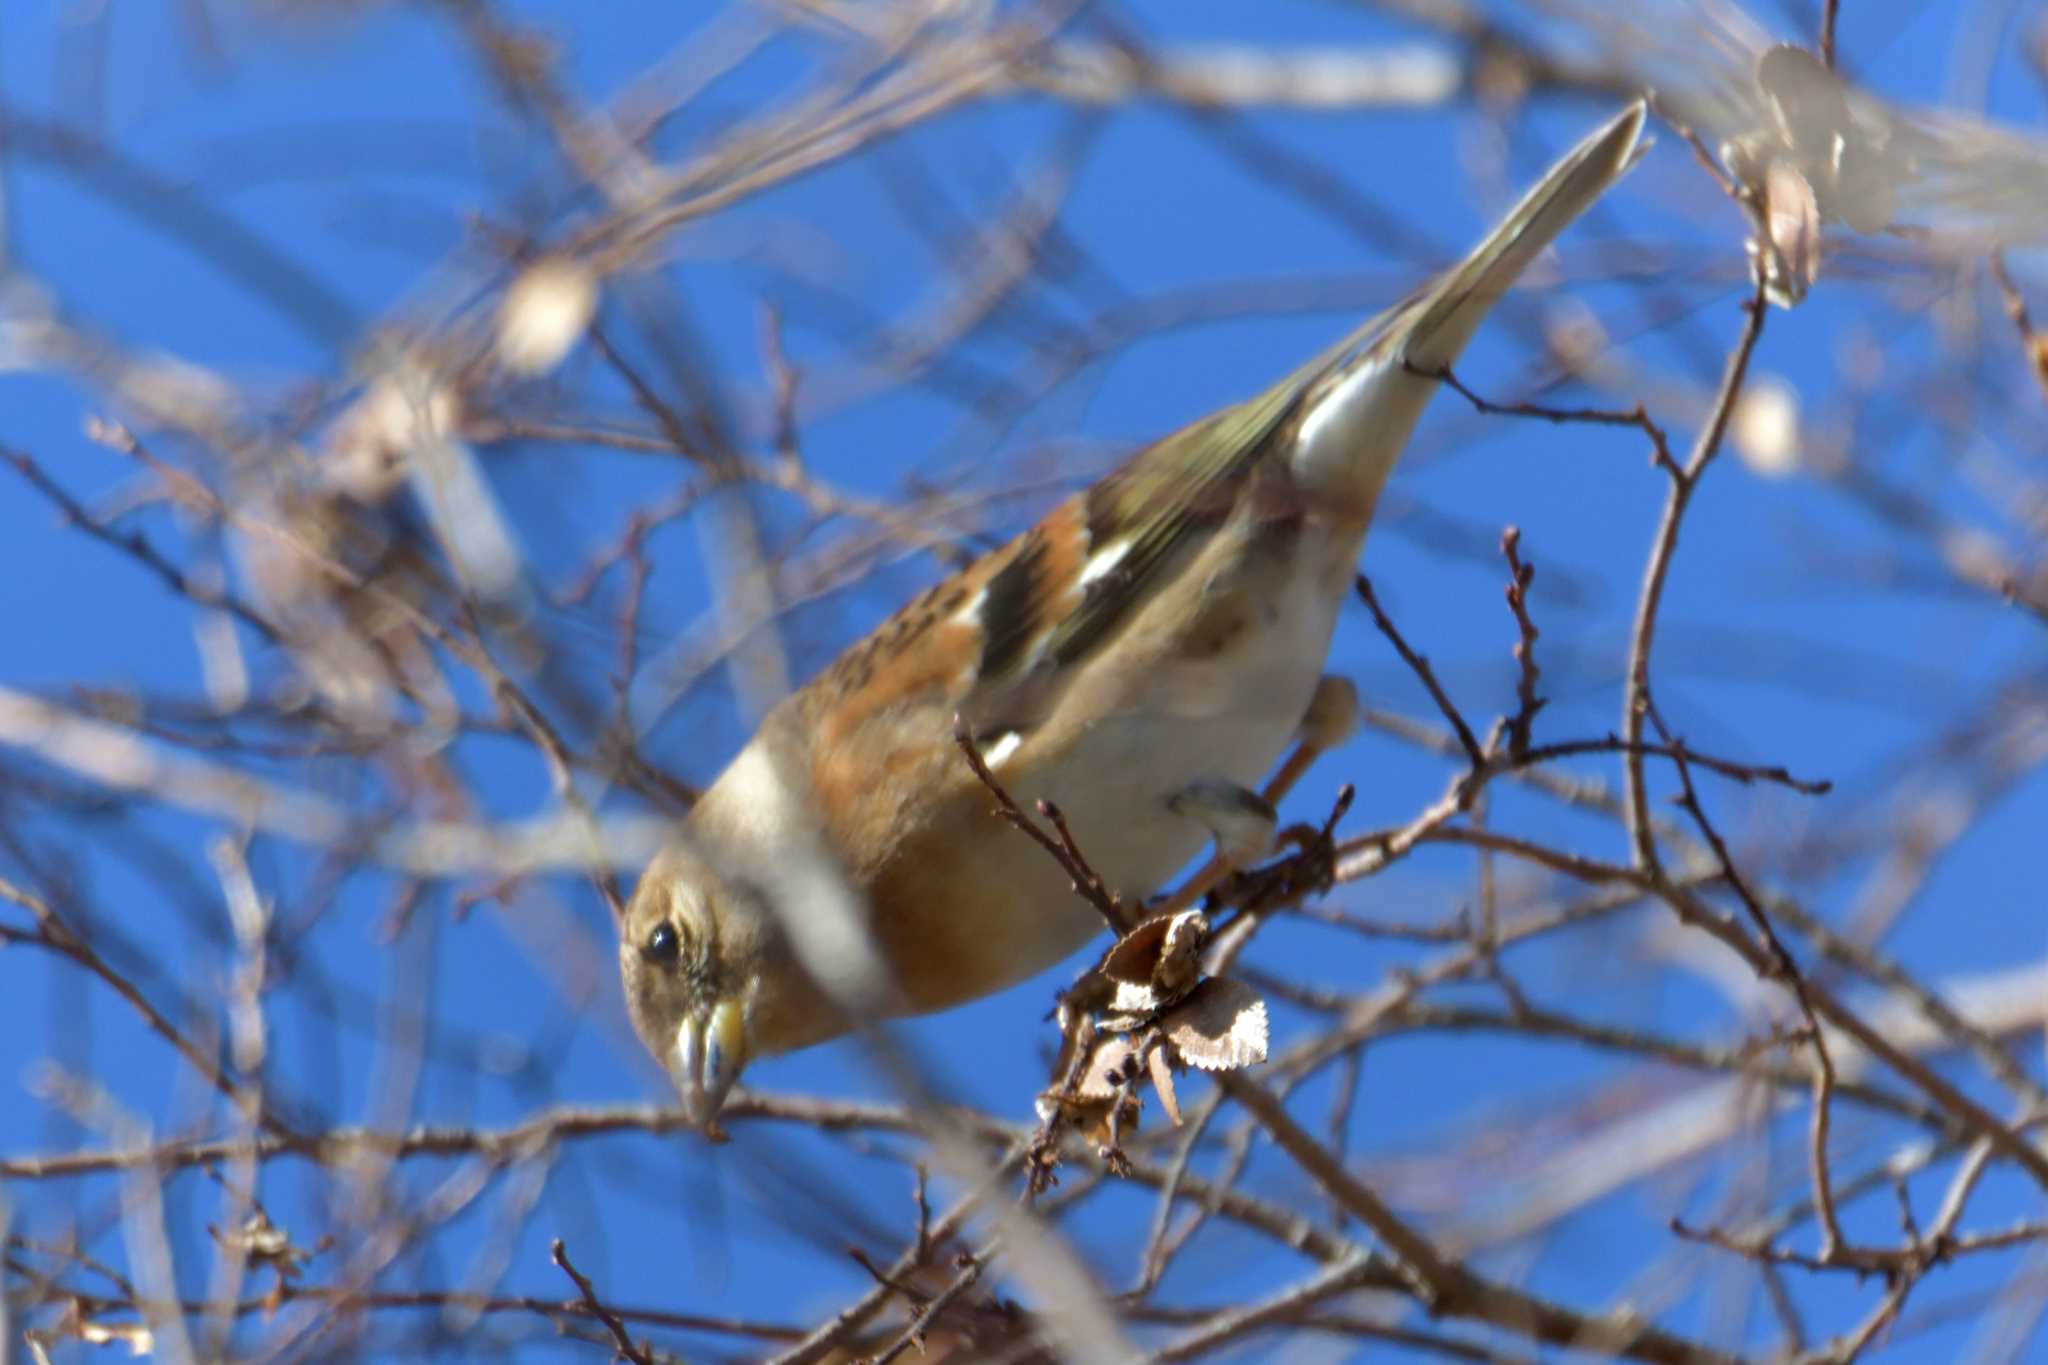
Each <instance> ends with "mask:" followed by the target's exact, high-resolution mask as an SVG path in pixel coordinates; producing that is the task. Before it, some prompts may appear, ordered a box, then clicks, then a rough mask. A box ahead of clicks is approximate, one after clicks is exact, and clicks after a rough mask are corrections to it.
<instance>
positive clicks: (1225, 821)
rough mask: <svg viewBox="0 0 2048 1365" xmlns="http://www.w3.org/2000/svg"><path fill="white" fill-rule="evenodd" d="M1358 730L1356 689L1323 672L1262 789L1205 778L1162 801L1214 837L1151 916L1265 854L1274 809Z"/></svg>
mask: <svg viewBox="0 0 2048 1365" xmlns="http://www.w3.org/2000/svg"><path fill="white" fill-rule="evenodd" d="M1357 728H1358V689H1357V688H1356V687H1354V686H1352V684H1351V680H1350V679H1349V678H1342V677H1339V676H1337V675H1336V674H1334V673H1325V674H1324V675H1323V676H1322V678H1321V680H1320V681H1318V682H1317V683H1316V690H1315V695H1314V696H1312V697H1310V698H1309V703H1308V710H1307V711H1306V712H1304V713H1303V714H1302V718H1301V731H1300V733H1301V739H1300V742H1298V743H1297V744H1296V745H1295V746H1294V751H1293V752H1292V753H1290V754H1288V755H1287V757H1286V758H1285V759H1284V760H1283V761H1282V762H1281V764H1280V767H1279V769H1278V771H1276V772H1275V773H1274V774H1273V776H1272V777H1270V778H1268V779H1267V781H1266V785H1265V788H1264V790H1262V791H1258V792H1253V791H1251V790H1249V789H1248V788H1245V787H1240V786H1238V785H1236V784H1235V783H1231V782H1222V781H1214V780H1210V781H1201V782H1192V783H1189V784H1188V785H1187V786H1186V787H1183V788H1182V789H1181V790H1180V791H1178V792H1176V793H1174V795H1173V796H1172V797H1170V798H1168V800H1167V803H1166V804H1167V805H1168V807H1170V808H1171V809H1172V810H1173V811H1174V812H1175V813H1176V814H1179V815H1185V816H1188V817H1189V818H1190V819H1194V820H1199V821H1201V822H1202V824H1204V825H1205V826H1207V827H1208V829H1209V832H1210V833H1211V834H1213V835H1214V836H1215V837H1216V853H1215V856H1214V857H1212V858H1210V859H1209V861H1208V862H1207V863H1205V864H1203V865H1202V867H1201V869H1200V870H1199V871H1197V872H1196V873H1195V875H1194V876H1192V877H1190V878H1188V880H1187V881H1186V882H1185V883H1183V884H1182V886H1181V888H1180V889H1179V890H1178V891H1175V892H1174V893H1173V894H1172V895H1171V896H1169V897H1167V899H1166V901H1165V903H1164V904H1161V905H1156V906H1153V907H1152V909H1151V914H1152V915H1170V914H1175V913H1177V912H1179V911H1181V910H1185V909H1187V908H1188V907H1189V906H1191V905H1194V904H1195V903H1196V902H1198V901H1200V900H1201V898H1202V897H1204V896H1206V895H1208V894H1209V892H1210V891H1211V890H1212V889H1214V887H1215V886H1216V884H1217V883H1218V882H1220V881H1222V880H1223V879H1224V878H1225V877H1227V876H1229V875H1230V874H1231V873H1232V872H1233V871H1235V870H1236V869H1237V868H1239V867H1242V866H1244V865H1245V864H1246V863H1252V862H1257V861H1258V860H1259V859H1260V858H1263V857H1264V856H1265V855H1266V854H1267V853H1270V852H1271V851H1272V848H1273V833H1274V830H1275V829H1276V828H1277V826H1278V823H1279V819H1278V816H1277V815H1276V814H1275V813H1274V807H1275V806H1277V805H1279V803H1280V801H1281V798H1283V797H1285V796H1286V795H1287V793H1288V792H1290V791H1292V790H1293V789H1294V784H1295V783H1297V782H1299V781H1301V778H1302V775H1303V774H1304V773H1306V772H1307V771H1308V770H1309V768H1310V766H1311V765H1313V764H1314V763H1315V761H1316V760H1317V759H1318V758H1321V757H1322V756H1323V755H1324V754H1326V753H1328V752H1329V751H1330V750H1332V749H1334V748H1336V747H1337V746H1338V745H1340V744H1342V743H1343V742H1344V741H1345V740H1347V739H1349V738H1351V735H1352V732H1353V731H1355V730H1356V729H1357ZM1261 819H1263V822H1264V823H1263V825H1261V824H1260V823H1259V821H1260V820H1261Z"/></svg>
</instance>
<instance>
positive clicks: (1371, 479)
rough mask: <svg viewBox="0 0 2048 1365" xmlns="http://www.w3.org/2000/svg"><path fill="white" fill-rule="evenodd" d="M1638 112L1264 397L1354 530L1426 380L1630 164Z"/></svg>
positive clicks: (1321, 494) (1304, 478) (1589, 141)
mask: <svg viewBox="0 0 2048 1365" xmlns="http://www.w3.org/2000/svg"><path fill="white" fill-rule="evenodd" d="M1644 113H1645V110H1644V106H1643V105H1642V104H1641V103H1640V102H1638V103H1636V104H1633V105H1631V106H1629V108H1628V109H1626V110H1625V111H1623V112H1622V113H1621V114H1620V115H1619V116H1618V117H1616V118H1614V119H1612V120H1610V121H1609V122H1608V123H1607V124H1606V125H1605V126H1603V127H1601V128H1599V129H1596V130H1595V131H1594V132H1593V133H1592V134H1591V135H1590V136H1589V137H1587V138H1586V139H1585V140H1584V141H1583V142H1581V143H1579V145H1578V146H1576V147H1574V148H1572V150H1571V151H1570V152H1568V153H1566V154H1565V156H1564V159H1563V160H1561V161H1559V162H1558V163H1557V164H1556V165H1555V166H1553V167H1551V169H1550V171H1549V173H1548V174H1546V175H1545V176H1544V177H1543V178H1542V179H1541V180H1539V181H1537V182H1536V185H1535V187H1534V188H1533V189H1531V190H1530V191H1529V192H1528V193H1527V194H1525V195H1523V196H1522V200H1521V202H1520V203H1518V204H1516V205H1515V207H1514V208H1513V209H1512V210H1510V211H1509V213H1508V214H1507V216H1506V217H1505V218H1503V219H1502V220H1501V222H1500V224H1499V226H1497V227H1495V228H1494V229H1493V231H1492V232H1489V233H1488V234H1487V235H1486V239H1485V240H1484V241H1482V242H1480V244H1479V245H1478V246H1477V247H1474V248H1473V250H1472V253H1471V254H1470V255H1468V256H1467V257H1466V258H1465V259H1464V260H1463V261H1461V262H1459V263H1458V264H1457V265H1455V266H1453V267H1451V269H1449V270H1448V271H1446V272H1444V274H1443V275H1441V276H1439V277H1438V278H1437V279H1436V280H1434V281H1433V282H1431V283H1430V284H1429V285H1428V286H1426V287H1425V288H1424V289H1423V290H1422V291H1421V292H1420V293H1418V294H1417V295H1415V296H1414V297H1413V298H1411V299H1409V300H1408V301H1407V302H1405V303H1403V304H1400V305H1399V306H1397V307H1395V308H1393V309H1391V310H1389V311H1388V312H1385V313H1382V314H1380V315H1379V316H1378V317H1375V318H1373V319H1372V320H1371V321H1369V322H1366V323H1365V324H1364V325H1362V326H1360V327H1359V328H1358V329H1357V330H1356V331H1354V332H1352V333H1351V335H1350V336H1348V337H1345V338H1344V339H1343V340H1342V341H1340V342H1338V343H1337V344H1336V345H1335V346H1334V347H1332V348H1331V349H1330V350H1328V351H1325V352H1324V353H1323V354H1322V355H1320V356H1318V357H1317V358H1316V359H1315V360H1313V361H1311V362H1310V363H1309V364H1308V365H1306V366H1304V367H1303V368H1302V369H1300V370H1297V371H1296V372H1295V374H1294V375H1293V376H1290V377H1289V379H1287V380H1285V381H1283V382H1282V385H1281V386H1279V387H1276V388H1275V389H1273V390H1271V391H1269V394H1268V395H1267V397H1269V398H1270V397H1271V396H1272V395H1274V394H1278V395H1280V396H1282V397H1284V398H1285V399H1286V400H1287V401H1288V403H1289V404H1290V412H1291V419H1292V421H1293V423H1294V429H1293V444H1292V449H1291V450H1290V453H1289V460H1290V463H1291V464H1292V466H1293V470H1294V475H1295V477H1296V479H1297V480H1299V481H1300V484H1301V486H1302V487H1303V488H1304V489H1306V490H1309V491H1311V492H1312V493H1313V494H1314V495H1315V496H1316V497H1317V498H1318V499H1319V500H1320V502H1321V503H1322V505H1324V506H1326V507H1328V508H1330V509H1332V510H1333V511H1334V512H1336V513H1337V514H1338V515H1341V516H1348V517H1349V518H1351V519H1352V520H1354V521H1356V522H1357V523H1358V524H1359V525H1360V526H1361V527H1362V526H1363V525H1364V524H1365V523H1366V522H1367V521H1369V520H1370V518H1371V516H1372V512H1373V508H1374V507H1375V506H1376V505H1377V503H1378V501H1379V495H1380V489H1381V488H1383V487H1384V486H1385V485H1386V481H1387V476H1388V475H1389V474H1391V473H1392V472H1393V469H1394V465H1395V463H1396V462H1397V461H1398V460H1399V459H1400V457H1401V451H1402V449H1403V448H1404V447H1406V446H1407V444H1408V436H1409V433H1410V432H1412V431H1413V430H1414V429H1415V421H1416V419H1417V418H1418V417H1420V416H1421V415H1422V409H1423V408H1424V407H1425V406H1427V404H1428V403H1429V400H1430V397H1431V395H1432V394H1434V393H1435V392H1436V390H1437V388H1438V387H1439V386H1438V384H1437V382H1436V381H1434V380H1432V379H1429V378H1427V377H1426V376H1428V375H1429V374H1431V373H1434V372H1437V371H1440V370H1443V369H1445V368H1447V367H1448V366H1449V365H1450V364H1451V362H1452V361H1454V360H1456V359H1457V358H1458V353H1459V352H1460V351H1462V350H1464V348H1465V343H1466V342H1468V341H1470V340H1471V339H1472V334H1473V333H1474V332H1476V331H1478V330H1479V324H1480V322H1481V320H1483V319H1484V318H1485V317H1486V314H1487V312H1488V310H1489V309H1491V308H1492V307H1493V306H1494V304H1496V303H1498V302H1500V298H1501V296H1502V295H1503V294H1505V293H1507V291H1508V289H1509V288H1510V287H1511V286H1512V285H1513V284H1514V282H1515V278H1516V276H1518V275H1520V274H1521V273H1522V271H1523V270H1525V269H1527V268H1528V266H1529V263H1530V262H1531V261H1533V260H1535V259H1536V257H1537V255H1538V254H1540V253H1541V252H1542V250H1543V249H1544V248H1545V247H1547V246H1549V245H1550V243H1551V241H1552V240H1553V239H1555V238H1556V236H1557V234H1558V233H1560V232H1562V231H1564V230H1565V228H1566V227H1568V226H1570V224H1571V222H1572V220H1573V219H1575V218H1577V217H1578V216H1579V215H1580V214H1581V213H1584V212H1585V211H1586V210H1587V209H1588V208H1589V207H1591V206H1592V204H1593V201H1594V200H1596V199H1598V198H1599V197H1600V196H1601V194H1602V193H1604V192H1605V191H1606V189H1607V187H1608V186H1609V185H1612V184H1613V183H1614V182H1615V180H1617V179H1618V178H1620V176H1621V175H1622V174H1623V173H1624V172H1626V171H1627V170H1628V168H1629V167H1630V166H1632V165H1634V164H1635V160H1636V157H1637V155H1638V154H1639V152H1640V149H1641V142H1640V139H1641V135H1642V131H1643V117H1644Z"/></svg>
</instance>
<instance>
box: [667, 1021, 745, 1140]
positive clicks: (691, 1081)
mask: <svg viewBox="0 0 2048 1365" xmlns="http://www.w3.org/2000/svg"><path fill="white" fill-rule="evenodd" d="M746 1064H747V1037H746V1027H745V1020H744V1018H743V1017H742V1015H741V1012H740V1007H739V1006H738V1005H736V1004H733V1003H732V1002H731V1001H729V1000H721V1001H719V1002H718V1003H717V1004H715V1005H713V1006H712V1007H711V1008H710V1010H708V1011H706V1012H702V1013H698V1014H690V1015H685V1016H684V1018H683V1022H682V1023H680V1024H678V1025H677V1026H676V1041H675V1046H674V1047H672V1048H670V1049H669V1054H668V1074H669V1079H670V1080H672V1081H674V1082H675V1086H676V1093H678V1094H679V1095H681V1096H682V1099H683V1112H684V1113H685V1114H687V1115H688V1116H689V1119H690V1122H691V1123H694V1124H696V1125H697V1126H698V1127H700V1128H702V1127H704V1126H706V1125H707V1124H709V1123H710V1122H711V1120H712V1119H714V1118H716V1117H717V1116H718V1108H719V1106H720V1105H722V1104H724V1103H725V1094H726V1092H727V1091H728V1090H730V1089H732V1083H733V1082H734V1081H736V1080H738V1079H739V1074H740V1068H742V1067H744V1066H745V1065H746Z"/></svg>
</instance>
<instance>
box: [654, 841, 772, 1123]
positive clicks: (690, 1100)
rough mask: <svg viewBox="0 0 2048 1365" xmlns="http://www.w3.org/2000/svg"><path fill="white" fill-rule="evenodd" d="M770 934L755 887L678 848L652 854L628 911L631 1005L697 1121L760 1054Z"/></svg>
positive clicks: (714, 1109)
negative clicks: (758, 1026)
mask: <svg viewBox="0 0 2048 1365" xmlns="http://www.w3.org/2000/svg"><path fill="white" fill-rule="evenodd" d="M772 930H773V923H772V918H771V916H770V915H769V914H768V913H767V911H766V908H765V906H763V905H762V904H761V896H760V892H759V891H758V890H756V889H754V888H753V887H750V886H748V885H746V884H745V883H743V882H739V881H736V880H734V879H732V878H729V877H725V876H722V875H721V874H720V873H719V872H717V871H716V870H715V869H713V868H712V867H710V866H709V865H708V864H707V863H706V862H705V861H704V860H703V859H702V858H700V857H699V856H697V855H696V854H695V853H693V852H691V851H690V850H688V849H686V848H683V847H680V846H678V847H672V848H670V849H668V850H666V851H665V852H663V853H661V854H660V855H659V856H657V857H656V858H655V860H654V861H653V863H651V864H650V865H649V866H648V868H647V872H646V874H645V875H644V876H642V877H641V878H640V885H639V886H638V887H637V888H636V889H635V890H634V892H633V899H632V901H631V903H630V904H628V905H627V907H626V917H625V919H624V921H623V922H622V923H621V924H620V926H619V974H620V977H621V978H622V980H623V982H624V984H625V990H626V1009H627V1012H628V1013H630V1014H631V1015H632V1017H633V1028H634V1030H635V1031H636V1032H638V1033H639V1035H640V1040H641V1041H642V1042H644V1043H646V1044H647V1049H648V1051H650V1052H652V1053H653V1054H654V1056H655V1060H657V1061H659V1062H660V1063H661V1064H662V1067H663V1068H664V1069H665V1070H666V1071H667V1072H668V1074H669V1079H670V1080H672V1081H674V1082H675V1087H676V1090H677V1092H678V1093H679V1094H680V1095H681V1096H682V1101H683V1109H684V1112H686V1113H687V1114H688V1115H689V1117H690V1121H691V1122H692V1123H695V1124H697V1125H698V1126H699V1127H705V1126H708V1125H709V1124H710V1122H711V1120H712V1119H713V1118H714V1117H716V1115H717V1113H718V1108H719V1105H720V1104H721V1103H723V1101H724V1099H725V1095H726V1092H727V1091H728V1090H730V1089H731V1088H732V1084H733V1082H734V1081H735V1080H737V1079H738V1078H739V1074H740V1071H741V1069H742V1068H744V1067H745V1066H746V1064H747V1062H748V1061H749V1059H750V1058H751V1057H752V1056H753V1054H754V1052H755V1050H756V1049H755V1036H754V1023H755V1020H754V1018H753V1015H754V1012H755V1011H754V1005H755V1000H756V997H757V996H758V995H759V993H760V988H761V981H762V971H763V965H764V959H765V958H766V957H768V956H769V955H770V954H771V953H772V951H773V949H772V946H771V945H770V944H769V943H768V942H767V936H768V935H769V934H770V933H771V932H772Z"/></svg>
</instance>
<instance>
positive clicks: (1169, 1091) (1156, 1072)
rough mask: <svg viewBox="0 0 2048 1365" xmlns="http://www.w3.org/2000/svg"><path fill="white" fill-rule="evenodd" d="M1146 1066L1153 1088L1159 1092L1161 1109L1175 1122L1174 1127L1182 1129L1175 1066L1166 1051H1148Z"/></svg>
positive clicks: (1156, 1048) (1160, 1049) (1159, 1049)
mask: <svg viewBox="0 0 2048 1365" xmlns="http://www.w3.org/2000/svg"><path fill="white" fill-rule="evenodd" d="M1145 1066H1146V1068H1147V1069H1148V1070H1150V1071H1151V1073H1152V1088H1153V1089H1154V1090H1156V1091H1158V1092H1159V1107H1160V1108H1161V1109H1164V1110H1165V1111H1166V1117H1168V1118H1170V1119H1172V1120H1173V1126H1174V1127H1176V1128H1178V1127H1180V1099H1179V1098H1178V1097H1177V1096H1176V1095H1175V1094H1174V1093H1173V1064H1172V1063H1171V1062H1170V1061H1168V1060H1167V1056H1166V1049H1165V1048H1163V1047H1154V1048H1151V1049H1148V1050H1147V1051H1146V1053H1145Z"/></svg>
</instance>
